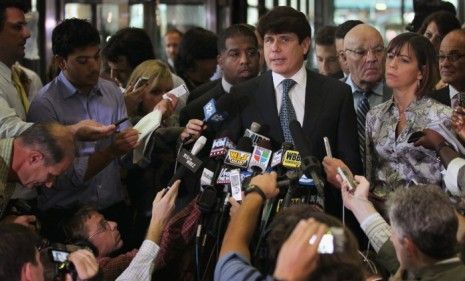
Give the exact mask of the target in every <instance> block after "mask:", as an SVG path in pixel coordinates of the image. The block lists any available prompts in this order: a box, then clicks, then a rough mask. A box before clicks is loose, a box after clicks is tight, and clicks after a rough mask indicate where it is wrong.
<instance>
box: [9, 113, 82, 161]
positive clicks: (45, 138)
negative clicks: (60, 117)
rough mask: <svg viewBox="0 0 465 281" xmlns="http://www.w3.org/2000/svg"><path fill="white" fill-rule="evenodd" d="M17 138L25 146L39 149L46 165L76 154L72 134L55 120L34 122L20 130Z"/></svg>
mask: <svg viewBox="0 0 465 281" xmlns="http://www.w3.org/2000/svg"><path fill="white" fill-rule="evenodd" d="M18 139H19V140H21V143H22V144H23V145H24V146H25V147H30V148H34V149H37V150H40V151H41V152H42V153H43V154H44V156H45V159H44V161H45V164H46V165H55V164H57V163H59V162H61V161H62V160H63V159H65V157H66V158H72V157H74V155H75V154H76V144H75V140H74V136H72V134H71V133H70V132H69V131H68V129H67V128H66V127H65V126H63V125H60V124H59V123H56V122H50V123H36V124H34V125H32V126H31V127H29V128H28V129H26V130H25V131H24V132H22V133H21V134H20V135H19V137H18Z"/></svg>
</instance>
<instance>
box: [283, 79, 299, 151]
mask: <svg viewBox="0 0 465 281" xmlns="http://www.w3.org/2000/svg"><path fill="white" fill-rule="evenodd" d="M281 84H282V85H283V97H282V100H281V110H280V111H279V121H280V123H281V129H282V130H283V135H284V140H285V141H286V142H290V143H294V141H293V139H292V135H291V130H290V129H289V122H291V121H292V120H296V119H297V117H296V114H295V110H294V107H293V106H292V102H291V99H290V98H289V91H290V90H291V88H292V87H293V86H294V85H295V84H296V82H295V81H294V80H292V79H284V80H283V81H282V82H281Z"/></svg>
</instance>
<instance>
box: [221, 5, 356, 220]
mask: <svg viewBox="0 0 465 281" xmlns="http://www.w3.org/2000/svg"><path fill="white" fill-rule="evenodd" d="M257 31H258V32H259V34H260V36H261V37H262V38H263V42H264V55H265V60H266V63H267V65H268V68H269V69H270V70H269V71H267V72H265V73H263V74H262V75H260V76H259V77H257V78H254V79H251V80H249V81H247V82H244V83H241V84H239V85H237V86H234V87H233V88H232V89H231V93H230V94H231V95H236V96H237V97H238V99H239V100H241V101H243V100H244V99H245V100H246V102H244V103H242V104H237V105H236V107H241V112H240V113H239V114H238V115H237V116H236V117H235V118H234V119H232V120H231V121H230V123H229V124H226V125H225V127H226V130H228V131H230V133H231V134H232V136H233V138H235V141H237V139H238V138H239V136H240V135H242V134H243V132H244V130H245V129H246V128H248V127H250V125H251V123H252V122H258V123H260V124H261V125H262V130H261V131H260V133H261V134H263V135H265V136H267V137H269V138H270V139H271V142H272V146H273V149H277V148H279V147H280V146H281V144H282V143H283V142H284V141H293V139H292V135H291V134H290V129H289V121H290V120H293V119H295V120H297V121H299V122H300V124H302V127H303V130H304V132H305V134H306V137H307V139H308V143H309V145H310V146H311V147H309V150H310V152H311V153H312V154H313V155H314V156H316V157H317V158H318V159H319V160H321V159H322V158H323V157H324V155H325V150H324V144H323V137H325V136H326V137H328V138H329V141H330V143H331V147H332V149H333V154H334V155H335V156H336V157H338V158H342V159H344V161H347V162H346V163H349V164H348V165H349V166H350V168H351V169H352V170H353V171H361V170H362V163H361V158H360V154H359V149H358V139H357V129H356V128H357V127H356V117H355V111H354V106H353V99H352V94H351V92H350V88H349V87H348V86H347V85H345V84H344V83H342V82H340V81H338V80H337V79H334V78H330V77H326V76H323V75H320V74H318V73H315V72H312V71H309V70H307V69H306V68H305V66H304V59H305V57H306V56H307V53H308V51H309V49H310V44H311V38H310V37H311V28H310V25H309V24H308V21H307V19H306V17H305V15H304V14H303V13H301V12H298V11H296V10H294V9H293V8H290V7H276V8H274V9H273V10H271V11H270V12H268V13H267V14H266V15H264V16H263V17H262V18H261V19H260V21H259V23H258V26H257ZM291 80H292V81H291ZM242 98H244V99H242ZM325 198H326V200H325V201H326V202H325V204H326V211H328V212H329V213H331V214H333V215H340V212H339V211H340V210H341V208H340V203H341V201H340V194H339V192H338V191H337V190H335V189H332V188H326V189H325Z"/></svg>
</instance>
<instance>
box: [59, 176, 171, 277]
mask: <svg viewBox="0 0 465 281" xmlns="http://www.w3.org/2000/svg"><path fill="white" fill-rule="evenodd" d="M179 184H180V181H179V180H178V181H176V182H175V183H174V184H173V185H172V186H171V188H169V189H166V188H165V189H163V190H161V191H160V192H158V193H157V195H156V197H155V199H154V201H153V206H152V217H151V220H150V225H149V227H148V230H147V235H146V237H145V240H144V242H143V243H142V245H141V247H140V248H139V249H138V250H136V249H134V250H132V251H130V252H127V253H124V254H121V255H119V256H116V257H111V254H112V253H113V252H116V251H117V250H118V249H120V248H121V247H122V246H123V241H122V240H121V236H120V234H119V231H118V225H117V224H116V223H115V222H112V221H107V220H105V217H103V215H101V214H100V213H99V212H97V211H96V210H95V209H93V208H88V207H84V208H81V209H80V210H79V211H78V212H76V214H75V215H74V216H73V217H72V218H71V219H70V221H69V222H68V224H67V225H66V227H65V233H66V234H67V237H68V238H69V239H70V240H81V241H82V240H85V241H87V242H89V243H91V244H92V245H93V246H95V247H96V248H97V250H98V257H97V258H98V262H99V265H100V267H101V268H102V272H103V276H104V280H115V279H116V280H119V281H123V280H140V281H144V280H150V277H151V275H152V272H153V269H154V265H153V261H154V259H155V258H156V256H157V254H158V251H159V249H160V247H159V245H158V244H159V243H160V237H161V234H162V231H163V229H164V227H165V225H166V223H167V221H168V219H169V218H170V216H171V213H172V212H173V210H174V202H175V200H176V197H177V194H178V188H179ZM123 271H124V272H123Z"/></svg>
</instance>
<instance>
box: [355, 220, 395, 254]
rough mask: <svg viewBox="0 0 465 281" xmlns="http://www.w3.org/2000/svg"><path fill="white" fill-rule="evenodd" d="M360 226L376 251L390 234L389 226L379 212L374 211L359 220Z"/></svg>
mask: <svg viewBox="0 0 465 281" xmlns="http://www.w3.org/2000/svg"><path fill="white" fill-rule="evenodd" d="M360 227H361V228H362V230H363V231H364V232H365V234H366V235H367V237H368V239H370V243H371V245H372V246H373V248H374V250H375V251H376V252H378V251H379V249H380V248H381V246H383V244H384V243H385V242H386V241H387V240H388V239H389V237H390V236H391V227H390V226H389V224H387V222H386V221H385V220H384V219H383V217H382V216H381V215H380V214H379V213H374V214H372V215H370V216H369V217H367V218H366V219H365V220H364V221H362V222H361V224H360Z"/></svg>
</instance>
